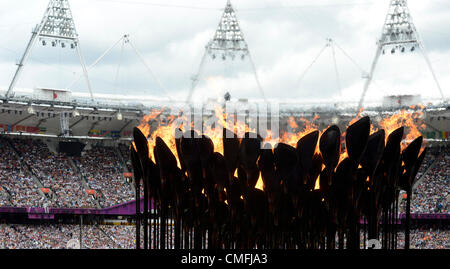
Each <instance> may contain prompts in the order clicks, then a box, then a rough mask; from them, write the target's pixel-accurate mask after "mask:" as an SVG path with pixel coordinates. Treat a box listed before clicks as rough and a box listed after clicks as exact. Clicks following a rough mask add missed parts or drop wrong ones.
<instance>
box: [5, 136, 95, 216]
mask: <svg viewBox="0 0 450 269" xmlns="http://www.w3.org/2000/svg"><path fill="white" fill-rule="evenodd" d="M11 142H12V144H13V146H14V147H15V148H16V149H17V150H18V152H19V154H20V155H21V157H22V160H23V161H24V162H25V163H26V164H27V165H28V167H30V169H31V171H32V173H33V174H34V175H35V176H36V177H37V178H38V179H39V181H40V182H41V183H42V185H43V186H44V188H48V189H50V190H51V192H50V193H49V195H50V196H51V198H52V199H50V201H49V203H50V206H51V207H59V208H94V207H95V203H94V198H93V197H92V195H89V194H87V193H86V191H85V189H84V188H83V184H82V182H81V179H80V178H79V176H78V174H77V172H76V171H75V168H74V167H73V164H72V162H71V161H70V159H69V158H68V157H67V156H66V155H65V154H64V153H53V152H51V151H50V150H49V148H48V146H47V145H46V144H45V143H44V142H43V141H42V140H34V139H22V138H14V139H12V140H11Z"/></svg>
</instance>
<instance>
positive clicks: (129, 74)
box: [0, 0, 450, 102]
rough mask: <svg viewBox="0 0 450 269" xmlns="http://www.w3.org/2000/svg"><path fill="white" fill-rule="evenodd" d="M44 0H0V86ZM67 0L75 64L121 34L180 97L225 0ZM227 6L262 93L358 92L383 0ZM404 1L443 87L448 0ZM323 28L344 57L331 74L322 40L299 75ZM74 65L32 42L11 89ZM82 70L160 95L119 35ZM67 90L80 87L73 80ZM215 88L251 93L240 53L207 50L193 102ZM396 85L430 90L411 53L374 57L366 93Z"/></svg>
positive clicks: (63, 83) (347, 95)
mask: <svg viewBox="0 0 450 269" xmlns="http://www.w3.org/2000/svg"><path fill="white" fill-rule="evenodd" d="M47 4H48V0H0V33H1V37H2V38H0V88H6V87H7V86H8V85H9V82H10V81H11V79H12V77H13V75H14V71H15V68H16V67H15V63H16V62H17V61H18V60H19V59H20V57H21V55H22V53H23V51H24V49H25V47H26V44H27V42H28V40H29V38H30V36H31V29H32V28H33V27H34V25H36V24H37V23H39V22H40V20H41V18H42V16H43V14H44V11H45V9H46V7H47ZM70 4H71V7H72V12H73V16H74V20H75V24H76V27H77V31H78V34H79V38H80V43H81V49H82V52H83V54H84V57H85V60H86V63H87V65H90V64H92V63H93V62H94V61H95V60H96V59H97V58H98V57H99V56H100V55H101V54H102V53H103V52H104V51H106V50H107V49H108V48H109V47H111V46H112V45H113V44H114V43H115V42H117V40H119V39H120V37H121V36H123V35H124V34H130V39H131V41H132V42H133V44H134V45H135V46H136V48H137V49H138V51H139V52H140V53H141V54H142V55H143V58H144V59H145V62H146V63H147V65H148V66H149V67H150V68H151V70H152V71H153V73H154V74H155V76H156V77H157V79H158V80H159V81H160V82H161V84H162V85H163V87H164V88H165V89H166V91H167V92H168V94H169V95H170V96H171V98H174V99H180V100H184V99H185V98H186V96H187V94H188V92H189V89H190V86H191V77H192V76H193V75H194V74H196V72H197V69H198V66H199V64H200V61H201V58H202V55H203V53H204V48H205V45H206V44H207V42H208V41H209V40H210V39H211V38H212V37H213V35H214V32H215V29H216V27H217V25H218V23H219V20H220V17H221V15H222V12H223V8H224V6H225V4H226V1H225V0H164V1H161V0H72V1H70ZM232 4H233V6H234V7H235V9H236V12H237V17H238V19H239V21H240V25H241V28H242V31H243V33H244V37H245V39H246V41H247V43H248V46H249V48H250V53H251V55H252V58H253V60H254V63H255V66H256V69H257V74H258V77H259V79H260V81H261V85H262V88H263V90H264V92H265V94H266V96H267V98H268V99H274V98H276V99H284V100H291V101H292V100H295V101H299V102H300V101H303V100H313V99H314V100H316V99H323V100H345V101H347V100H359V97H360V95H361V93H362V88H363V83H364V80H363V78H362V70H360V68H362V69H363V70H364V71H369V68H370V65H371V62H372V60H373V58H374V55H375V50H376V40H377V39H378V38H379V36H380V33H381V29H382V26H383V23H384V20H385V16H386V12H387V9H388V5H389V0H345V1H344V0H234V1H232ZM409 7H410V11H411V13H412V16H413V19H414V23H415V25H416V27H417V29H418V31H419V33H420V34H421V37H422V39H423V40H424V45H425V47H426V49H427V52H428V55H429V58H430V60H431V63H432V65H433V67H434V69H435V72H436V75H437V77H438V79H439V82H440V84H441V87H442V89H443V91H444V94H445V95H446V97H449V96H450V73H449V72H448V70H450V2H449V1H448V0H432V1H423V0H409ZM328 37H329V38H333V40H335V42H336V44H337V45H339V47H340V48H342V49H343V50H344V51H345V53H346V54H347V55H349V56H350V57H351V59H352V60H350V59H349V58H347V56H346V55H345V54H344V53H343V52H342V51H341V50H340V49H336V60H337V67H338V74H339V80H337V79H336V72H335V69H334V63H333V57H332V51H331V49H327V50H325V51H324V53H323V54H322V56H321V57H320V58H319V59H318V60H317V62H316V63H315V64H314V65H313V66H312V67H311V69H310V70H309V72H307V73H306V75H305V76H304V77H303V79H302V80H301V82H300V83H299V78H300V76H301V75H302V74H303V73H304V71H305V70H306V69H307V67H308V66H309V65H310V64H311V63H312V62H313V60H314V58H315V57H316V56H317V55H318V53H319V51H320V50H321V49H322V48H323V47H324V45H325V43H326V41H325V40H326V38H328ZM121 55H122V57H121ZM119 63H120V65H119ZM355 63H356V64H357V65H356V64H355ZM119 66H120V68H119ZM358 66H359V67H358ZM81 74H82V70H81V67H80V66H79V61H78V57H77V54H76V53H75V51H74V50H70V49H67V48H66V49H61V48H58V49H55V48H52V47H51V46H46V47H43V46H42V45H40V43H37V45H36V46H35V48H34V49H33V51H32V54H31V57H30V59H29V62H28V64H27V65H26V66H25V69H24V72H23V74H22V77H21V79H20V80H19V82H18V83H17V87H18V88H33V87H62V88H65V87H67V86H68V85H70V84H71V82H72V81H74V80H76V79H77V78H78V77H79V76H80V75H81ZM89 76H90V80H91V83H92V88H93V91H94V94H95V93H116V94H126V95H152V96H157V97H165V96H167V95H166V94H165V93H164V91H163V90H161V89H160V88H159V87H158V84H157V83H156V82H155V80H153V79H152V76H151V75H150V73H149V71H148V69H147V68H146V67H145V66H144V64H143V63H142V62H141V61H140V60H139V58H138V57H137V56H136V54H135V53H134V51H133V49H132V48H131V46H129V45H128V44H125V46H124V47H123V52H122V54H121V44H119V45H117V46H116V47H115V48H114V49H113V50H112V51H111V53H110V54H108V55H107V56H106V57H105V58H104V59H103V60H102V61H100V62H99V63H98V65H97V66H95V67H94V68H93V69H91V70H90V71H89ZM338 81H339V83H338ZM339 84H340V85H341V90H340V89H339V86H338V85H339ZM72 90H73V91H83V92H86V91H87V87H86V83H85V81H84V80H80V81H79V82H78V83H76V84H75V85H74V86H73V87H72ZM225 90H228V91H229V92H230V93H231V95H232V97H235V98H260V97H261V96H260V94H259V91H258V88H257V84H256V82H255V79H254V76H253V73H252V68H251V65H250V63H249V62H248V61H241V60H235V61H225V62H223V61H222V60H220V59H219V60H215V61H212V60H210V59H209V60H208V61H207V62H206V65H205V72H203V73H202V76H201V82H200V84H199V85H198V88H197V90H196V94H195V95H194V100H195V101H199V100H203V99H206V98H214V97H221V96H223V94H224V91H225ZM406 93H408V94H418V93H420V94H422V95H423V96H429V97H435V98H438V97H440V94H439V91H438V89H437V87H436V85H435V84H434V81H433V78H432V76H431V73H430V72H429V70H428V68H427V66H426V64H425V61H424V58H423V57H422V55H421V54H419V53H413V54H411V53H407V54H403V55H401V54H399V53H396V54H395V55H394V56H393V55H391V54H390V53H388V54H386V55H385V56H383V57H382V58H381V59H380V62H379V65H378V68H377V71H376V73H375V76H374V84H372V86H371V88H370V90H369V93H368V96H367V100H373V99H374V98H377V97H381V96H383V95H387V94H406Z"/></svg>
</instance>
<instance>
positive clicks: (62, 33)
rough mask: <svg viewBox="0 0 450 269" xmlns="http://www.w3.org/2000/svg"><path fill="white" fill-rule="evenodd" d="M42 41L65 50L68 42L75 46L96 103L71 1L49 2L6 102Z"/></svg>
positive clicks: (18, 68)
mask: <svg viewBox="0 0 450 269" xmlns="http://www.w3.org/2000/svg"><path fill="white" fill-rule="evenodd" d="M42 39H47V40H49V41H50V42H51V45H52V47H57V45H58V44H61V47H62V48H65V47H66V43H65V42H67V43H68V44H69V43H74V44H75V45H74V46H73V47H72V48H76V49H77V52H78V57H79V60H80V64H81V66H82V68H83V74H84V76H85V79H86V83H87V86H88V89H89V93H90V96H91V101H94V95H93V93H92V89H91V84H90V81H89V76H88V73H87V69H86V64H85V61H84V58H83V55H82V53H81V49H80V45H79V39H78V33H77V31H76V29H75V22H74V20H73V17H72V11H71V9H70V5H69V0H49V4H48V7H47V9H46V11H45V13H44V16H43V17H42V20H41V22H40V23H39V24H38V25H36V27H35V28H33V30H32V35H31V39H30V41H29V42H28V45H27V47H26V49H25V52H24V53H23V55H22V58H21V59H20V62H19V63H18V64H17V69H16V72H15V74H14V77H13V79H12V81H11V83H10V85H9V88H8V90H7V92H6V95H5V96H6V100H9V98H10V97H11V96H12V95H13V90H14V87H15V85H16V83H17V80H18V79H19V77H20V74H21V71H22V70H23V67H24V66H25V63H26V61H27V59H28V57H29V56H30V53H31V50H32V49H33V47H34V46H35V44H36V42H37V41H38V40H42ZM42 44H44V45H45V44H46V43H44V42H43V43H42Z"/></svg>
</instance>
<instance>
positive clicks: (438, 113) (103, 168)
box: [0, 0, 450, 248]
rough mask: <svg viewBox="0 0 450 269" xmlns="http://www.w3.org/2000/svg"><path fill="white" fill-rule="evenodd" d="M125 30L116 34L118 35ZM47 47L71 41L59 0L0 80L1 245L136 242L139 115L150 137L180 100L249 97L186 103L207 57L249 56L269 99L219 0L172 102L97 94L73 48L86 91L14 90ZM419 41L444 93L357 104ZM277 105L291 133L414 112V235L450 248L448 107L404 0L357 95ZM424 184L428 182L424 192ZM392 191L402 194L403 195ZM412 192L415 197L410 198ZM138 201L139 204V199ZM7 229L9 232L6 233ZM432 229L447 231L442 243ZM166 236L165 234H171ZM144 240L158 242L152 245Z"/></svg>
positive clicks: (393, 6)
mask: <svg viewBox="0 0 450 269" xmlns="http://www.w3.org/2000/svg"><path fill="white" fill-rule="evenodd" d="M126 39H127V36H126V35H125V36H124V37H123V40H126ZM45 44H52V46H57V45H59V46H70V47H71V48H72V49H77V50H78V49H79V48H80V42H79V40H78V33H77V32H76V29H75V24H74V22H73V19H72V15H71V12H70V6H69V2H68V0H50V2H49V6H48V8H47V10H46V13H45V15H44V17H43V19H42V21H41V22H40V24H38V25H37V26H36V28H35V29H34V30H33V32H32V36H31V39H30V41H29V43H28V45H27V48H26V50H25V52H24V54H23V57H22V58H21V61H20V63H19V64H18V67H17V71H16V73H15V75H14V78H13V79H12V81H11V84H10V86H9V88H7V89H0V153H1V157H2V158H1V159H2V161H1V162H0V197H1V204H0V212H1V218H0V221H1V222H2V223H1V224H0V227H1V228H0V232H1V236H2V240H1V241H0V248H136V245H137V244H136V237H135V236H136V228H135V226H134V225H135V223H136V219H135V214H136V190H135V185H134V184H135V182H134V177H133V168H132V166H131V161H130V155H129V154H130V150H129V149H130V146H131V143H132V141H133V128H134V127H136V126H139V125H141V124H148V125H149V126H150V129H151V131H150V134H151V133H152V132H153V131H155V130H156V129H157V128H158V127H159V126H161V125H164V124H165V123H167V122H166V120H167V118H168V117H169V116H176V115H177V114H178V108H179V107H180V106H183V105H186V103H187V104H190V105H192V106H199V107H200V109H201V111H202V113H203V115H205V116H207V117H208V116H212V115H214V113H215V111H214V109H211V107H217V106H218V107H220V106H224V105H225V104H226V102H234V103H236V104H239V105H240V106H241V107H244V108H245V107H251V105H252V103H253V102H258V101H255V100H247V99H245V100H243V99H240V100H231V101H230V100H229V96H228V97H225V98H224V100H211V102H209V103H205V104H195V105H194V104H191V103H190V101H191V97H192V94H193V92H194V91H195V88H196V86H197V84H198V81H199V79H200V78H201V76H202V72H203V70H204V69H205V68H206V67H205V64H204V63H205V58H206V57H211V58H212V59H213V60H214V59H216V58H219V59H220V57H232V58H234V57H239V58H242V59H248V60H249V61H250V63H251V65H252V67H253V71H254V75H255V81H256V82H257V85H258V89H259V90H260V93H261V97H262V99H264V100H266V101H268V100H267V98H266V96H265V94H264V91H263V89H262V87H261V84H260V82H259V78H258V75H257V72H256V68H255V66H254V64H253V60H252V58H251V55H250V52H249V48H248V46H247V43H246V42H245V39H244V36H243V34H242V31H241V29H240V26H239V23H238V20H237V17H236V14H235V11H234V8H233V7H232V5H231V2H230V1H227V5H226V7H225V10H224V13H223V16H222V19H221V21H220V23H219V26H218V28H217V30H216V33H215V35H214V37H213V39H212V40H211V42H209V43H208V44H207V46H206V50H205V54H204V56H203V59H202V61H201V64H200V67H199V70H198V72H197V74H196V75H195V76H194V78H193V81H192V86H191V89H190V92H189V93H188V98H187V100H181V101H179V102H177V101H174V100H163V101H162V100H156V99H150V98H149V99H148V100H133V99H131V98H130V99H127V97H125V96H118V95H112V94H110V95H103V96H102V95H100V94H95V91H94V90H93V89H91V86H90V83H89V75H88V69H87V68H86V64H85V62H84V59H83V55H82V53H81V50H78V55H79V59H80V65H81V66H82V68H83V75H84V79H85V80H86V83H87V85H88V89H89V94H88V95H86V94H82V93H78V92H76V91H75V90H71V89H54V88H45V87H42V88H35V89H17V88H15V85H16V82H17V81H18V80H19V79H20V74H21V71H22V69H23V68H26V62H27V59H28V57H29V54H30V53H31V50H32V48H33V46H36V45H45ZM62 44H65V45H62ZM335 46H336V45H334V43H333V41H332V40H331V39H330V40H328V41H327V46H326V48H332V49H333V50H334V49H335ZM416 49H417V50H420V51H421V52H422V53H423V55H424V56H425V58H426V59H427V64H428V67H429V69H430V71H431V72H432V74H433V78H434V80H435V82H436V85H437V87H438V88H439V90H440V92H441V95H442V100H439V101H438V102H436V101H433V102H429V100H422V99H421V97H420V96H417V95H411V96H406V95H402V96H386V97H385V98H384V100H383V102H382V103H379V104H375V103H370V102H364V96H365V94H366V92H367V90H368V89H369V87H370V84H371V80H372V76H373V73H374V70H375V68H376V66H377V61H378V59H379V57H382V55H383V54H385V53H386V51H388V52H389V51H390V50H400V51H404V50H409V51H410V52H413V51H415V50H416ZM124 103H127V104H124ZM363 104H366V105H363ZM419 104H420V105H419ZM279 108H280V110H279V122H280V130H282V131H284V132H289V131H293V130H292V128H294V129H295V130H294V132H295V131H296V130H301V129H302V128H304V127H305V128H306V126H307V124H310V123H313V124H314V128H315V129H318V130H324V129H325V128H327V127H328V126H330V125H331V124H335V125H337V126H339V127H340V128H341V130H345V129H346V127H347V126H348V125H349V123H350V122H351V121H352V120H353V119H354V118H355V116H356V114H357V112H358V111H359V112H360V114H359V116H370V117H371V118H372V119H374V120H375V122H376V123H380V122H383V119H386V118H390V117H392V116H393V115H396V114H398V113H399V112H401V111H403V112H405V111H406V112H407V113H409V114H412V115H417V116H414V117H413V118H412V123H413V124H414V125H417V126H420V128H419V129H420V133H421V134H422V135H423V136H424V139H425V141H426V143H427V144H426V145H427V147H429V148H431V149H432V150H430V151H429V152H430V153H428V155H429V156H428V157H427V158H426V161H425V162H424V164H423V165H422V168H421V170H420V171H421V173H420V174H419V175H420V179H419V180H418V182H417V183H416V185H415V187H414V193H413V197H412V205H413V207H414V210H413V211H412V213H413V214H412V223H413V225H412V226H413V229H415V232H416V234H417V236H422V233H424V234H425V233H427V231H425V230H424V229H423V227H427V229H428V228H429V227H432V229H431V230H429V231H431V232H429V233H428V235H429V234H430V233H431V235H430V238H431V237H432V239H430V240H431V241H432V240H436V242H440V243H436V244H434V243H430V244H432V245H433V246H434V247H436V245H438V247H444V248H449V247H450V245H449V243H448V235H449V230H448V228H449V226H448V225H449V219H450V215H449V208H450V207H449V205H448V201H449V196H448V191H449V185H450V184H449V177H448V171H449V170H448V169H449V168H450V166H449V161H450V159H449V155H448V152H449V147H448V136H449V133H450V107H449V105H448V101H447V100H446V99H445V97H444V95H443V93H442V90H441V87H440V85H439V82H438V79H437V77H436V76H435V75H434V71H433V69H432V66H431V63H430V61H429V60H428V58H427V56H426V52H425V49H424V47H423V45H422V41H421V40H420V37H419V35H418V33H417V30H416V29H415V27H414V24H413V23H412V20H411V15H410V13H409V10H408V9H407V1H398V0H392V1H391V3H390V9H389V12H388V15H387V18H386V22H385V24H384V28H383V32H382V35H381V38H380V39H379V43H378V48H377V52H376V57H375V59H374V62H373V65H372V67H371V71H370V72H369V73H368V74H367V83H366V84H365V87H364V89H363V94H362V97H361V101H360V102H359V103H355V104H351V103H345V104H344V103H333V102H329V103H324V102H320V103H319V102H318V103H296V102H295V101H293V102H290V103H280V104H279ZM362 108H363V110H361V109H362ZM155 110H157V111H161V113H159V114H158V115H157V116H156V117H153V118H152V119H151V121H148V122H144V121H143V119H144V116H145V115H149V114H150V113H152V111H155ZM244 111H245V109H244ZM293 121H294V123H295V124H294V125H295V127H293V124H292V123H293ZM423 186H432V187H433V190H428V189H427V188H425V187H423ZM433 191H434V192H433ZM141 192H142V190H140V193H141ZM421 192H423V193H421ZM401 195H402V197H403V193H402V194H401ZM427 195H430V196H429V197H426V196H427ZM142 196H143V195H142V194H141V197H142ZM415 196H416V197H420V200H418V199H417V200H414V199H415ZM431 196H432V197H431ZM421 203H422V204H421ZM138 204H139V205H140V208H141V209H143V208H144V205H143V204H144V203H143V201H142V200H139V202H138ZM402 221H404V219H402V218H401V221H400V223H399V224H398V225H400V226H401V225H403V224H404V223H403V222H402ZM159 227H160V226H159V224H158V223H156V222H155V223H151V225H150V233H157V231H156V230H158V228H159ZM436 231H437V232H436ZM37 233H40V234H49V235H51V234H52V233H53V234H54V237H53V238H52V236H48V237H46V238H39V239H38V240H34V242H33V243H29V244H28V243H26V242H28V241H33V239H34V238H35V236H36V234H37ZM141 233H143V232H141ZM8 234H9V235H11V236H12V235H14V240H13V239H12V237H11V238H9V237H8V236H7V235H8ZM424 236H425V235H424ZM440 236H442V237H446V238H447V241H446V242H445V240H442V239H440ZM170 240H173V239H168V242H169V241H170ZM427 240H428V239H427ZM19 242H20V243H19ZM421 242H422V243H421V244H424V245H423V246H421V245H415V246H414V247H417V248H420V247H425V245H426V244H427V243H426V242H425V243H423V240H422V241H421ZM141 244H143V243H141ZM439 244H441V245H439ZM151 246H152V247H156V248H158V246H155V245H154V244H153V245H151Z"/></svg>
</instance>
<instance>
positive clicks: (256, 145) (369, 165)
mask: <svg viewBox="0 0 450 269" xmlns="http://www.w3.org/2000/svg"><path fill="white" fill-rule="evenodd" d="M370 125H371V122H370V118H369V117H363V118H361V119H359V120H358V121H356V122H355V123H353V124H352V125H350V126H349V127H348V128H347V130H346V131H345V147H346V152H347V155H346V156H344V157H345V158H342V157H343V156H341V154H340V151H341V130H340V129H339V127H338V126H336V125H333V126H330V127H329V128H327V129H326V130H325V131H324V132H323V133H322V134H321V135H320V136H319V132H318V131H313V132H311V133H309V134H307V135H305V136H303V137H302V138H300V140H299V141H298V142H297V145H296V147H292V146H290V145H287V144H284V143H278V144H277V145H276V146H275V147H274V148H273V147H272V145H271V144H268V143H266V144H264V143H263V139H262V138H261V137H260V136H259V135H257V134H254V133H253V134H252V133H246V134H245V137H244V138H242V139H238V138H237V135H236V134H235V133H233V132H231V131H229V130H227V129H224V131H223V134H224V135H223V154H221V153H218V152H214V144H213V141H212V140H211V139H210V138H208V137H207V136H205V135H201V134H198V133H197V132H195V131H187V132H184V133H182V131H181V130H178V132H179V134H181V133H182V134H183V135H180V136H179V137H180V138H175V143H176V155H177V156H175V154H173V153H172V151H171V150H170V148H169V147H168V145H167V144H166V143H165V142H164V140H163V139H161V138H160V137H157V138H156V144H155V146H154V148H153V155H152V156H154V160H155V161H153V160H152V159H151V158H149V146H148V143H147V138H146V136H145V135H143V133H142V132H141V131H140V130H139V129H138V128H135V129H134V133H133V135H134V144H135V147H130V152H131V160H132V165H133V169H134V177H135V182H136V195H137V199H138V200H139V199H140V198H139V190H140V185H141V182H142V183H143V187H144V210H143V213H140V212H141V210H140V208H139V203H136V204H137V211H136V212H138V213H137V216H136V218H137V222H136V226H137V229H136V233H137V234H136V236H137V240H136V242H137V245H136V247H137V248H141V247H143V248H144V249H149V248H162V249H165V248H175V249H192V248H195V249H201V248H210V249H220V248H225V249H252V248H258V249H335V248H339V249H343V248H347V249H359V248H361V245H363V247H366V239H377V240H380V241H381V242H382V248H384V249H395V248H397V232H398V229H399V225H398V223H399V219H398V197H399V192H400V191H401V190H405V191H406V192H407V195H408V196H407V211H406V218H407V222H406V226H405V227H404V228H405V230H406V231H405V233H406V247H408V246H409V206H410V204H409V203H410V198H411V191H412V190H411V189H412V185H413V183H414V181H415V178H416V175H417V172H418V169H419V167H420V165H421V163H422V161H423V158H424V156H425V153H426V148H425V149H424V150H422V152H421V147H422V142H423V138H422V137H421V136H420V137H417V138H416V139H415V140H414V141H412V142H411V143H410V144H409V145H408V146H407V147H406V148H405V149H404V150H402V147H401V142H402V138H403V135H404V127H400V128H398V129H396V130H394V131H393V132H391V133H390V134H389V135H387V134H386V133H385V131H384V130H379V131H377V132H374V133H372V134H370ZM386 136H387V139H386ZM317 145H318V147H317ZM316 147H317V148H318V149H316ZM177 158H178V160H179V163H180V166H181V167H179V165H177ZM235 171H237V173H234V172H235ZM259 177H261V178H262V181H263V183H264V188H263V190H261V189H258V188H255V185H256V183H257V181H258V178H259ZM316 180H318V182H319V183H320V184H319V185H320V187H317V184H316ZM149 205H152V210H150V206H149ZM141 222H143V226H144V235H143V246H142V245H141V244H139V242H140V237H141V235H140V225H141ZM149 225H153V227H155V229H153V230H151V231H150V232H149V229H148V228H149ZM361 234H364V240H361V236H360V235H361ZM361 241H363V242H361ZM369 247H370V246H369Z"/></svg>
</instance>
